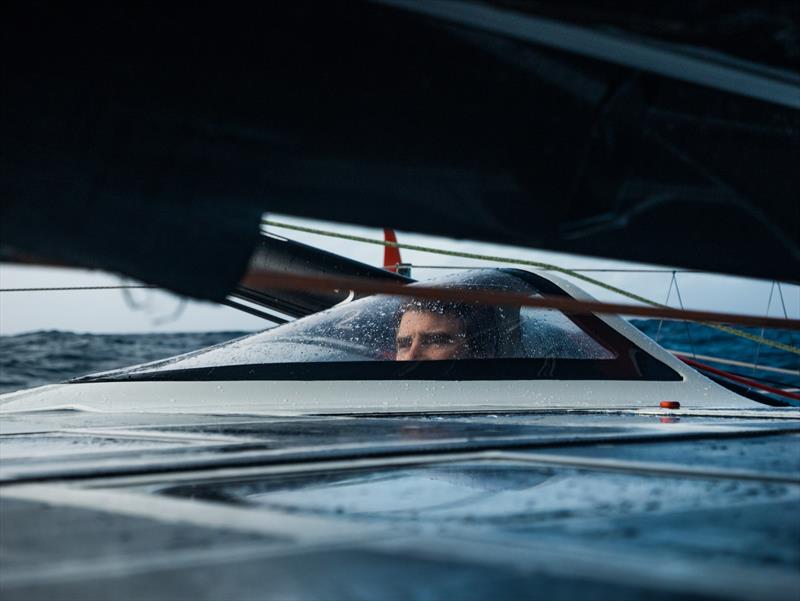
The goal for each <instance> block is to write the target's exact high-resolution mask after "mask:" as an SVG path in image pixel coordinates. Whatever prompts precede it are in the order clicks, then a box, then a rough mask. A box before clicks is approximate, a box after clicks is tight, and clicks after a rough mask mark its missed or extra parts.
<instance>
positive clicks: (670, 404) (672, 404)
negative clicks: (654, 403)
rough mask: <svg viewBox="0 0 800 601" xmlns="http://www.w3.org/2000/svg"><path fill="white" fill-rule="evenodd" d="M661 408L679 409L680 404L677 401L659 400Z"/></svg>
mask: <svg viewBox="0 0 800 601" xmlns="http://www.w3.org/2000/svg"><path fill="white" fill-rule="evenodd" d="M661 408H662V409H680V408H681V404H680V403H679V402H678V401H661Z"/></svg>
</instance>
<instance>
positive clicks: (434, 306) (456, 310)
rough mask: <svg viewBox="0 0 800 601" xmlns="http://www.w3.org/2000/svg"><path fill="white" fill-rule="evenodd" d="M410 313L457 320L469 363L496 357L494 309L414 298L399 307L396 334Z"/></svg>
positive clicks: (396, 316)
mask: <svg viewBox="0 0 800 601" xmlns="http://www.w3.org/2000/svg"><path fill="white" fill-rule="evenodd" d="M409 312H415V313H433V314H435V315H443V316H450V317H455V318H456V319H458V320H459V321H460V322H461V323H462V324H463V326H464V336H465V338H466V342H465V346H466V349H467V355H466V358H468V359H485V358H490V357H494V356H495V355H496V353H497V323H496V318H495V310H494V308H493V307H490V306H487V305H480V304H477V303H459V302H449V301H439V300H431V299H418V298H414V299H411V300H408V301H405V302H404V303H402V304H401V305H400V307H398V309H397V313H396V314H395V331H397V329H398V328H399V327H400V321H401V320H402V319H403V315H405V314H406V313H409Z"/></svg>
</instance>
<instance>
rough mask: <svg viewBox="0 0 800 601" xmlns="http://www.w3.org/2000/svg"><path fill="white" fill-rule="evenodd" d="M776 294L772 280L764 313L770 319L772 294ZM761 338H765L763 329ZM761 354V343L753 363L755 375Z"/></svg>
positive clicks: (762, 329)
mask: <svg viewBox="0 0 800 601" xmlns="http://www.w3.org/2000/svg"><path fill="white" fill-rule="evenodd" d="M774 292H775V280H772V286H770V288H769V298H768V299H767V308H766V310H765V311H764V317H769V310H770V307H772V294H773V293H774ZM761 337H762V338H763V337H764V328H763V327H762V328H761ZM760 353H761V343H760V342H759V343H758V346H757V347H756V358H755V361H753V373H756V370H757V369H758V355H759V354H760Z"/></svg>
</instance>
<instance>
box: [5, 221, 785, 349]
mask: <svg viewBox="0 0 800 601" xmlns="http://www.w3.org/2000/svg"><path fill="white" fill-rule="evenodd" d="M269 217H270V218H271V219H275V220H279V221H286V222H290V223H295V224H299V225H307V226H309V227H317V228H320V229H330V230H335V231H338V232H342V233H348V234H356V235H360V236H367V237H370V238H378V239H381V238H382V237H383V231H382V230H380V229H377V228H362V227H354V226H349V225H342V224H334V223H325V222H320V221H310V220H301V219H296V218H290V217H285V216H282V215H270V216H269ZM271 231H274V232H275V233H278V234H280V235H282V236H284V237H286V238H290V239H293V240H297V241H299V242H303V243H306V244H310V245H313V246H316V247H318V248H323V249H325V250H329V251H332V252H335V253H338V254H342V255H346V256H348V257H350V258H353V259H356V260H358V261H362V262H365V263H370V264H372V265H381V264H382V261H383V249H382V248H381V247H379V246H374V245H370V244H364V243H358V242H350V241H345V240H337V239H334V238H328V237H323V236H319V235H312V234H304V233H300V232H294V231H289V230H285V229H280V230H279V229H272V230H271ZM397 234H398V240H399V242H401V243H403V242H405V243H410V244H419V245H426V246H435V247H439V248H447V249H449V250H459V251H465V252H472V253H481V254H492V255H500V256H505V257H511V258H518V259H530V260H534V261H542V262H547V263H552V264H555V265H559V266H562V267H570V268H591V269H598V268H609V269H620V268H621V269H631V268H651V267H655V266H651V265H642V264H635V263H623V262H621V261H612V260H606V259H593V258H587V257H579V256H575V255H565V254H560V253H552V252H544V251H536V250H530V249H521V248H516V247H508V246H500V245H496V244H484V243H479V242H471V241H464V240H450V239H446V238H435V237H431V236H421V235H415V234H410V233H407V232H402V231H400V232H397ZM401 252H402V257H403V261H405V262H410V263H413V264H414V265H415V266H420V267H415V269H414V271H413V274H412V275H413V276H414V277H415V278H417V279H429V278H432V277H436V276H438V275H443V274H445V273H447V272H448V270H445V269H433V268H425V267H421V266H449V267H456V268H457V267H460V266H481V265H484V266H498V264H497V263H488V262H482V261H476V260H468V259H459V258H456V257H444V256H438V255H431V254H427V253H422V252H409V251H401ZM659 267H661V266H659ZM587 275H590V276H592V277H595V278H596V279H599V280H602V281H604V282H607V283H609V284H613V285H614V286H617V287H619V288H623V289H625V290H629V291H631V292H635V293H637V294H639V295H641V296H645V297H648V298H651V299H653V300H655V301H659V302H664V301H665V300H666V297H667V291H668V290H669V284H670V280H671V277H672V276H671V274H670V273H589V274H587ZM677 282H678V285H679V289H680V292H681V296H682V298H683V302H684V304H685V306H686V307H687V308H693V309H710V310H717V311H730V312H737V313H750V314H755V315H764V314H765V313H766V312H767V301H768V299H769V295H770V289H771V287H772V282H769V281H761V280H751V279H744V278H735V277H727V276H719V275H710V274H697V273H689V274H686V273H679V274H677ZM120 283H128V284H130V283H135V282H131V281H129V280H125V281H123V280H122V279H121V278H120V277H119V276H115V275H111V274H105V273H101V272H91V271H83V270H71V269H50V268H34V267H19V266H13V265H9V264H0V288H31V287H59V286H114V285H118V284H120ZM578 283H579V285H580V286H581V287H582V288H584V289H585V290H587V291H588V292H589V293H590V294H592V295H594V296H595V297H596V298H598V299H601V300H609V301H627V299H625V298H624V297H620V296H618V295H616V294H614V293H612V292H609V291H606V290H604V289H602V288H598V287H596V286H591V285H587V284H585V283H582V282H578ZM781 292H782V293H783V298H784V301H785V304H786V309H787V311H788V313H789V316H790V317H793V318H795V319H798V318H800V287H799V286H790V285H787V284H782V285H781ZM677 302H678V301H677V295H676V294H675V291H674V289H673V291H672V297H671V299H670V303H669V304H670V305H672V306H678V304H677ZM769 314H770V315H774V316H781V315H783V308H782V306H781V302H780V296H779V294H778V290H777V288H775V289H773V298H772V303H771V306H770V308H769ZM268 325H269V324H268V322H264V321H263V320H261V319H259V318H255V317H252V316H250V315H247V314H245V313H242V312H239V311H236V310H235V309H230V308H228V307H222V306H219V305H215V304H212V303H202V302H194V301H184V300H181V299H180V298H178V297H176V296H175V295H172V294H169V293H166V292H162V291H158V290H131V291H130V294H129V296H128V297H127V298H126V296H125V295H124V294H123V293H122V292H121V291H120V290H92V291H63V292H53V291H48V292H0V335H13V334H19V333H24V332H31V331H36V330H68V331H73V332H94V333H133V332H194V331H224V330H244V331H255V330H260V329H263V328H265V327H267V326H268Z"/></svg>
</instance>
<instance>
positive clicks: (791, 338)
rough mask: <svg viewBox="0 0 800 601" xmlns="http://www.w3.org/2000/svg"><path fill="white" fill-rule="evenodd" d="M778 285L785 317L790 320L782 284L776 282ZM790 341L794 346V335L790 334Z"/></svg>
mask: <svg viewBox="0 0 800 601" xmlns="http://www.w3.org/2000/svg"><path fill="white" fill-rule="evenodd" d="M776 285H777V287H778V298H780V299H781V308H782V309H783V316H784V317H785V318H787V319H788V318H789V313H788V311H786V302H785V301H784V300H783V289H782V288H781V283H780V282H777V281H776ZM789 339H790V340H791V341H792V344H794V333H792V332H789Z"/></svg>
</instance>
